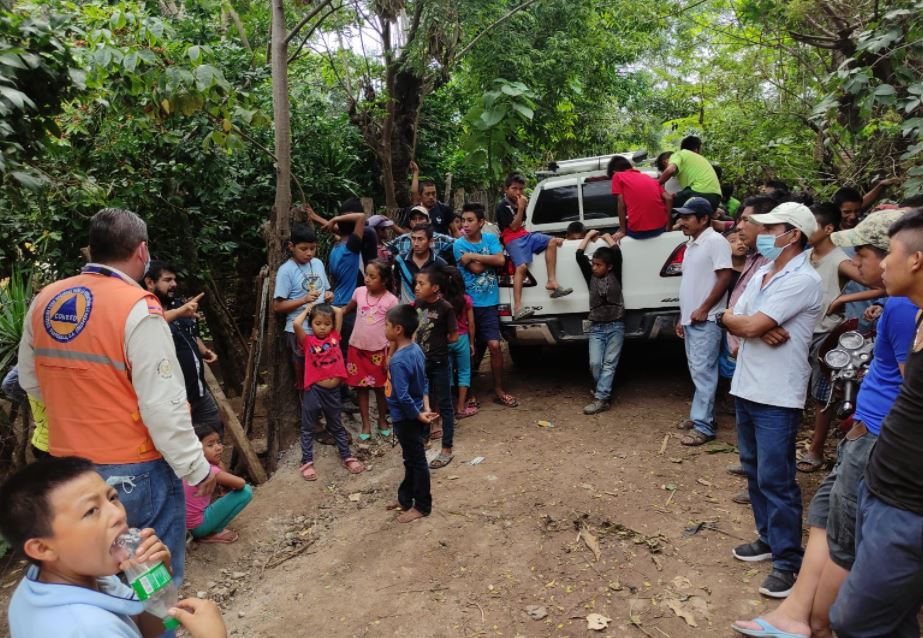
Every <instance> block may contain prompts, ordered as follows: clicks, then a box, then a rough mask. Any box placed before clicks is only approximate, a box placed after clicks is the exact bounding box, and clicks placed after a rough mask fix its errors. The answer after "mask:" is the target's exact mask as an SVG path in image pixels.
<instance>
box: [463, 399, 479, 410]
mask: <svg viewBox="0 0 923 638" xmlns="http://www.w3.org/2000/svg"><path fill="white" fill-rule="evenodd" d="M465 407H466V408H470V407H474V408H479V407H481V402H480V401H478V400H477V399H468V400H467V401H465Z"/></svg>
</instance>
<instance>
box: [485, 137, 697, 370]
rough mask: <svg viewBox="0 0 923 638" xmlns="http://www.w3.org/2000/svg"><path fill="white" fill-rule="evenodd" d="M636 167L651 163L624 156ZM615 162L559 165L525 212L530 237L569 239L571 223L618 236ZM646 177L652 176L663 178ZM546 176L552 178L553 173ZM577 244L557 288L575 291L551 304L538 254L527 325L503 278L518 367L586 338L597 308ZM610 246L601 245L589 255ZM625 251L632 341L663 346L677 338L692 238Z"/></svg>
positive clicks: (507, 333)
mask: <svg viewBox="0 0 923 638" xmlns="http://www.w3.org/2000/svg"><path fill="white" fill-rule="evenodd" d="M620 154H621V155H624V156H625V157H627V158H628V159H630V160H632V161H633V162H639V161H641V160H642V159H643V158H644V154H641V153H635V154H632V153H620ZM611 157H612V156H611V155H604V156H600V157H593V158H585V159H579V160H568V161H566V162H560V163H558V164H554V165H552V167H551V168H552V170H551V171H550V173H551V175H550V176H547V177H545V178H544V179H543V180H542V181H540V182H539V183H538V185H537V186H536V187H535V189H534V191H533V192H532V196H531V198H530V200H529V206H528V209H527V211H526V215H527V218H526V228H527V229H528V230H529V231H530V232H539V233H547V234H550V235H557V236H563V235H564V234H565V231H566V229H567V226H568V224H570V223H571V222H574V221H580V222H583V224H584V226H586V228H587V229H593V228H596V229H599V230H600V232H613V231H615V230H617V229H618V226H619V220H618V214H617V210H616V200H615V196H614V195H612V190H611V181H610V180H609V178H608V177H607V176H606V166H607V165H608V163H609V159H610V158H611ZM643 172H645V173H648V174H650V175H651V176H653V177H656V176H657V172H656V171H647V170H644V171H643ZM546 175H547V174H546ZM579 243H580V242H579V241H578V240H568V241H565V242H564V245H563V246H562V247H561V248H560V249H559V250H558V263H557V274H558V282H559V283H560V285H561V286H562V287H564V288H573V289H574V292H573V293H572V294H570V295H568V296H566V297H561V298H559V299H552V298H551V297H549V296H548V291H547V290H545V282H546V269H545V260H544V258H543V257H542V256H541V255H536V256H535V259H534V261H533V262H532V264H531V265H530V266H529V274H528V275H527V276H526V281H525V284H524V285H523V291H522V303H523V306H528V307H533V308H538V310H536V312H535V314H534V315H532V316H531V317H529V318H528V319H525V320H522V321H513V318H512V312H511V308H512V305H513V278H512V276H511V275H509V274H508V275H504V276H501V277H500V320H501V324H500V328H501V331H502V332H503V337H504V338H505V339H506V340H507V342H508V343H509V347H510V354H511V356H512V358H513V362H514V363H516V364H517V365H532V364H534V363H536V362H537V361H538V360H539V359H538V357H539V356H540V355H541V349H542V347H543V346H557V345H563V344H568V343H580V342H584V341H586V339H587V335H586V327H587V326H586V323H587V322H586V317H587V314H588V313H589V309H590V302H589V293H588V291H587V286H586V281H585V280H584V279H583V275H582V274H581V272H580V268H579V266H578V265H577V260H576V257H575V254H576V251H577V246H578V245H579ZM602 245H604V243H603V242H602V241H600V240H597V241H596V242H594V243H591V244H590V246H589V247H588V248H587V251H586V252H587V255H588V256H590V255H592V253H593V250H595V249H596V248H598V247H599V246H602ZM619 245H620V247H621V250H622V264H623V265H622V292H623V294H624V297H625V336H626V337H627V338H634V339H656V338H658V337H672V336H675V333H674V325H675V324H676V321H677V319H678V317H679V283H680V277H681V276H682V259H683V255H684V253H685V245H686V237H685V236H684V235H683V234H682V233H681V232H679V231H672V232H667V233H664V234H662V235H660V236H659V237H655V238H652V239H644V240H636V239H631V238H630V237H625V238H624V239H622V241H621V242H620V244H619Z"/></svg>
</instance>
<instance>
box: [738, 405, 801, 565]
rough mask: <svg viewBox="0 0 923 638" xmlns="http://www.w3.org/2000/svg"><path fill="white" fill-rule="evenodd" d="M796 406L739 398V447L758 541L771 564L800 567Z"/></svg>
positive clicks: (798, 421)
mask: <svg viewBox="0 0 923 638" xmlns="http://www.w3.org/2000/svg"><path fill="white" fill-rule="evenodd" d="M800 422H801V410H799V409H798V408H779V407H776V406H773V405H765V404H763V403H756V402H754V401H748V400H746V399H741V398H738V399H737V447H738V448H739V449H740V464H741V465H742V466H743V469H744V472H745V473H746V475H747V489H748V491H749V493H750V504H751V507H752V509H753V518H754V519H755V520H756V529H757V531H758V532H759V535H760V540H761V541H763V542H764V543H766V544H767V545H769V547H770V549H771V550H772V565H773V567H775V568H776V569H779V570H783V571H798V569H799V568H800V567H801V558H802V556H803V555H804V553H803V551H802V549H801V489H800V488H799V487H798V482H797V481H796V480H795V437H796V435H797V434H798V425H799V423H800Z"/></svg>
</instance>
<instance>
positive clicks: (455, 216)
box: [449, 210, 461, 224]
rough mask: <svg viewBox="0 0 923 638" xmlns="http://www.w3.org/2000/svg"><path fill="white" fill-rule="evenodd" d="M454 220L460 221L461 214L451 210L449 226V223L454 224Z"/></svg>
mask: <svg viewBox="0 0 923 638" xmlns="http://www.w3.org/2000/svg"><path fill="white" fill-rule="evenodd" d="M456 219H457V220H459V221H461V213H456V212H455V211H454V210H453V211H452V214H451V215H449V223H450V224H451V223H452V222H454V221H455V220H456Z"/></svg>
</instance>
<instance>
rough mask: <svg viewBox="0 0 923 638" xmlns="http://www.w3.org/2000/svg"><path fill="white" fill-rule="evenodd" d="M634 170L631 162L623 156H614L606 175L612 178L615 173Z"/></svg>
mask: <svg viewBox="0 0 923 638" xmlns="http://www.w3.org/2000/svg"><path fill="white" fill-rule="evenodd" d="M631 168H633V167H632V165H631V162H630V161H629V160H628V158H627V157H625V156H623V155H613V156H612V159H610V160H609V165H608V166H607V167H606V174H607V175H608V176H609V177H612V176H613V175H614V174H615V173H621V172H622V171H627V170H629V169H631Z"/></svg>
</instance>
